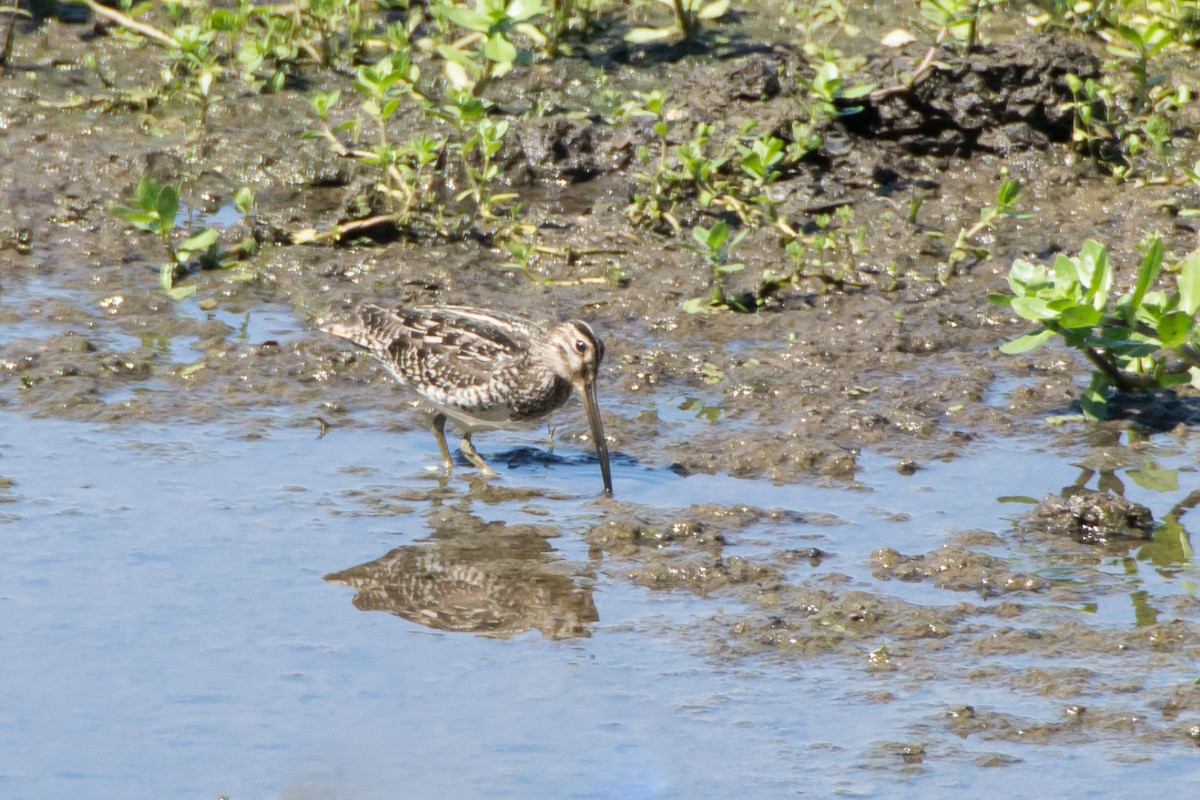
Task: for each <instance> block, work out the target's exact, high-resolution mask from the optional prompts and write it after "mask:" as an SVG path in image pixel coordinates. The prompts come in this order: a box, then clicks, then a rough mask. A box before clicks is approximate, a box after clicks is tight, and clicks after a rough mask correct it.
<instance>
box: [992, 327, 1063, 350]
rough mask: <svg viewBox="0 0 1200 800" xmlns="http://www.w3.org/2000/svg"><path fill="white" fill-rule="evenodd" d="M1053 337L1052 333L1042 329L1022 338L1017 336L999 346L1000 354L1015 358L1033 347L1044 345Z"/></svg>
mask: <svg viewBox="0 0 1200 800" xmlns="http://www.w3.org/2000/svg"><path fill="white" fill-rule="evenodd" d="M1053 336H1054V331H1052V330H1050V329H1048V328H1043V329H1042V330H1040V331H1035V332H1033V333H1027V334H1025V335H1024V336H1019V337H1017V338H1016V339H1013V340H1012V341H1011V342H1005V343H1004V344H1002V345H1000V352H1001V353H1004V354H1005V355H1007V356H1016V355H1020V354H1021V353H1024V352H1026V351H1029V350H1032V349H1033V348H1035V347H1038V346H1040V345H1043V344H1045V343H1046V342H1048V341H1050V339H1051V337H1053Z"/></svg>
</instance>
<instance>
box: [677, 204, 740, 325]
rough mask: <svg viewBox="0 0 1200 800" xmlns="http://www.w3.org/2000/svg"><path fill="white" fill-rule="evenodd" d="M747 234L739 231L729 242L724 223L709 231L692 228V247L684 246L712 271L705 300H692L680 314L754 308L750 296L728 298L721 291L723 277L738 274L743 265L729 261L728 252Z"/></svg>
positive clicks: (721, 222)
mask: <svg viewBox="0 0 1200 800" xmlns="http://www.w3.org/2000/svg"><path fill="white" fill-rule="evenodd" d="M746 233H747V231H746V230H745V229H743V230H740V231H738V232H737V234H735V235H734V237H733V241H729V226H728V225H726V224H725V221H724V220H720V221H718V222H716V223H714V224H713V226H712V227H711V228H705V227H703V226H701V225H697V226H696V227H694V228H692V239H694V240H695V242H696V243H695V245H684V246H685V247H687V248H688V249H689V250H691V251H692V252H694V253H697V254H699V255H700V256H701V257H702V258H703V259H704V261H705V263H706V264H707V265H708V268H709V269H710V270H711V271H712V291H711V293H710V294H709V296H708V297H693V298H692V299H690V300H688V301H687V302H686V303H684V304H683V310H684V311H686V312H688V313H689V314H697V313H699V312H701V311H707V310H710V309H715V308H728V309H732V310H733V311H754V310H755V309H756V308H758V303H757V302H756V300H755V298H754V296H753V295H749V296H747V295H744V294H730V293H728V292H726V290H725V277H726V276H727V275H730V274H732V273H734V272H741V271H742V270H744V269H745V268H746V265H745V264H743V263H741V262H735V261H730V260H729V249H730V248H731V247H736V246H737V244H738V242H740V241H741V240H742V239H743V238H744V237H745V236H746Z"/></svg>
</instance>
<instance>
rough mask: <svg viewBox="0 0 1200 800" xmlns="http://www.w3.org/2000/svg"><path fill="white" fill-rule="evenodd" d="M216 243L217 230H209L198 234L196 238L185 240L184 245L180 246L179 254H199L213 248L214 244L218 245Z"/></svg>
mask: <svg viewBox="0 0 1200 800" xmlns="http://www.w3.org/2000/svg"><path fill="white" fill-rule="evenodd" d="M216 241H217V229H216V228H208V229H206V230H204V231H201V232H200V233H197V234H196V235H195V236H192V237H189V238H188V239H185V240H184V241H183V243H182V244H180V245H179V252H180V253H199V252H201V251H203V250H207V249H208V248H210V247H212V246H213V245H214V244H216Z"/></svg>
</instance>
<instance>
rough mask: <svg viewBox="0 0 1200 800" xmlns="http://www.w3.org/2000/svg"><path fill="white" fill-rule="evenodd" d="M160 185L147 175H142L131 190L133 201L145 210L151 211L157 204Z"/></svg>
mask: <svg viewBox="0 0 1200 800" xmlns="http://www.w3.org/2000/svg"><path fill="white" fill-rule="evenodd" d="M161 189H162V187H161V186H160V185H159V182H158V181H156V180H154V178H151V177H150V176H149V175H143V176H142V179H141V180H139V181H138V185H137V188H136V189H134V191H133V199H134V202H135V203H137V204H138V205H139V206H141V207H142V208H143V209H144V210H146V211H153V210H154V207H155V206H156V205H157V204H158V195H159V192H160V191H161Z"/></svg>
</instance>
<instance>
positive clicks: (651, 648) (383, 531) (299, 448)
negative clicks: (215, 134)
mask: <svg viewBox="0 0 1200 800" xmlns="http://www.w3.org/2000/svg"><path fill="white" fill-rule="evenodd" d="M0 425H2V429H3V431H4V433H3V434H2V440H0V441H2V444H0V476H3V477H5V478H7V479H9V480H11V481H12V485H11V487H9V488H8V489H6V490H4V500H6V502H4V503H2V504H0V563H2V564H3V568H2V570H0V652H2V653H3V658H0V754H3V755H2V756H0V796H4V797H14V798H16V797H20V798H64V799H65V798H70V799H71V800H78V798H87V797H98V798H99V797H104V798H112V797H127V798H137V797H146V798H165V797H215V796H217V795H218V794H226V795H229V796H230V797H232V798H262V797H286V798H318V797H319V798H395V797H456V798H471V797H480V798H484V797H487V798H498V797H499V798H506V797H511V798H528V797H588V798H591V797H595V798H608V797H613V798H618V797H620V798H694V797H724V796H731V795H736V796H739V797H747V798H758V797H761V798H773V797H780V796H790V795H802V796H812V797H829V796H834V795H841V796H861V797H909V796H912V795H913V793H914V792H916V793H919V794H920V796H922V797H943V796H944V797H950V796H955V797H959V796H973V797H989V796H1000V795H1001V794H1002V795H1003V796H1005V797H1007V796H1034V795H1037V796H1042V797H1068V796H1069V797H1073V798H1074V797H1101V796H1103V797H1112V796H1117V794H1125V793H1127V792H1133V791H1135V787H1143V786H1146V785H1149V783H1150V782H1154V783H1155V784H1157V785H1182V784H1176V782H1186V781H1188V780H1195V779H1200V766H1198V763H1200V760H1198V759H1197V757H1196V756H1195V755H1194V753H1191V752H1189V751H1188V750H1187V748H1186V746H1184V747H1181V748H1180V749H1179V750H1178V751H1177V752H1174V753H1171V752H1167V753H1162V754H1158V755H1156V756H1155V757H1154V758H1153V759H1150V760H1145V761H1143V762H1140V763H1120V762H1119V761H1117V760H1114V759H1113V758H1112V755H1113V754H1112V753H1110V752H1106V751H1105V749H1104V748H1097V747H1092V748H1089V747H1080V748H1077V749H1064V748H1061V747H1053V746H1033V745H1022V744H1019V743H1010V742H1001V741H977V740H975V739H969V740H961V741H960V740H957V739H955V738H953V737H948V735H947V733H946V731H945V730H944V727H943V725H942V724H941V722H940V720H941V719H942V717H943V716H944V714H945V710H946V708H947V707H948V706H950V705H953V704H956V703H975V704H977V705H980V706H982V707H1000V708H1003V710H1004V711H1006V712H1008V713H1012V714H1022V715H1028V716H1030V717H1031V718H1035V719H1036V718H1046V717H1047V716H1049V717H1051V718H1053V717H1054V715H1055V714H1057V711H1054V710H1051V709H1057V708H1058V707H1059V706H1060V705H1061V704H1051V705H1048V704H1047V703H1046V702H1045V699H1044V698H1040V697H1036V696H1033V697H1024V698H1023V697H1014V696H1012V695H1011V693H1007V692H1003V691H999V690H997V691H989V690H988V689H987V687H981V686H979V685H978V684H970V685H964V684H961V683H958V682H956V681H954V680H953V679H949V680H947V681H946V682H945V683H943V684H937V683H935V684H926V685H912V684H911V683H903V684H901V683H897V681H896V679H895V678H892V677H890V676H889V675H887V674H879V675H876V674H871V673H867V672H864V671H863V670H861V669H855V670H853V671H848V670H847V667H846V665H845V664H844V663H841V662H839V661H837V660H835V659H830V660H828V661H822V660H821V659H807V660H796V661H794V662H788V661H779V660H776V659H765V658H764V659H758V658H754V657H747V658H742V659H734V660H730V659H729V658H716V657H714V656H713V655H712V654H711V651H710V644H709V642H708V641H707V640H706V634H705V633H704V631H706V630H707V631H711V630H713V629H714V627H713V626H720V624H721V618H722V615H723V614H724V613H726V611H728V610H732V609H734V608H735V607H736V606H737V604H738V601H737V600H736V598H730V597H716V598H699V597H696V596H695V595H692V594H690V593H687V592H656V591H652V590H649V589H644V588H639V587H637V586H635V585H632V584H630V583H629V582H627V581H625V580H621V579H620V578H619V577H614V576H612V575H608V574H606V572H605V571H604V570H603V569H602V568H598V567H602V566H603V561H602V559H603V556H602V555H600V554H595V553H589V549H588V546H587V544H586V542H585V540H584V535H585V533H586V531H587V530H588V529H589V528H590V527H591V526H593V525H595V524H597V523H598V522H599V521H600V520H601V519H602V517H603V515H604V509H605V505H604V504H603V503H601V502H597V501H596V498H595V491H596V489H598V487H599V475H598V470H597V469H596V466H595V464H594V463H590V462H589V460H588V459H587V458H585V457H583V456H582V454H572V453H565V454H561V455H563V457H564V460H563V461H561V462H557V463H553V464H551V465H549V466H548V467H547V466H545V465H543V466H536V465H531V464H526V465H524V466H521V467H520V468H518V469H515V470H508V471H504V477H503V479H502V482H501V483H502V485H505V486H536V487H546V488H548V489H549V490H551V491H552V492H557V493H561V494H562V497H557V496H553V497H546V498H535V499H534V500H529V501H508V502H497V503H484V502H481V501H472V500H470V499H467V497H466V495H467V491H466V490H467V484H466V482H465V481H458V482H457V483H456V482H455V481H451V482H450V484H449V488H448V490H446V491H448V492H449V498H448V499H447V495H446V492H445V491H443V492H442V493H441V494H440V495H439V497H441V498H442V499H441V500H439V501H437V502H440V503H444V504H445V505H447V506H453V507H455V508H458V509H461V510H464V511H465V512H467V513H469V514H473V515H477V516H478V517H480V518H481V519H482V520H483V521H504V522H507V523H510V524H511V523H518V522H526V523H531V524H537V525H542V526H552V527H553V529H555V530H556V531H557V533H558V534H559V535H558V536H557V537H556V538H550V539H548V540H547V543H548V547H547V548H546V553H545V564H546V565H548V568H552V567H553V566H554V565H555V564H557V565H558V566H560V567H562V569H560V570H559V572H560V573H561V574H564V575H566V576H568V577H570V576H572V575H574V576H576V577H574V578H571V581H572V583H573V585H574V586H576V587H578V588H580V589H581V590H582V591H588V590H590V593H591V601H592V602H594V606H595V616H596V617H598V619H597V620H596V621H594V622H591V623H590V624H587V625H586V627H587V629H588V630H589V631H590V637H589V638H573V639H561V640H560V639H554V638H552V637H550V636H547V635H542V633H540V632H539V631H538V630H532V629H531V630H529V631H527V632H525V633H522V634H518V635H516V636H515V637H513V638H508V639H504V638H489V637H484V636H477V635H473V634H470V633H457V632H446V631H439V630H436V629H434V628H431V627H428V626H425V625H419V624H415V623H414V622H411V621H409V620H407V619H402V618H400V617H398V616H396V615H394V614H386V613H378V612H368V613H364V612H363V611H360V610H358V609H357V608H355V606H354V605H352V603H351V599H352V597H353V596H354V592H353V591H352V590H351V589H349V588H347V587H346V586H342V585H337V584H335V583H330V582H327V581H325V580H323V576H325V575H326V574H327V573H330V572H337V571H340V570H345V569H348V568H351V567H354V566H355V565H359V564H363V563H366V562H371V561H373V560H375V559H380V558H381V557H383V556H385V555H386V554H388V553H389V552H390V551H393V550H394V549H395V548H398V547H404V546H411V545H414V543H417V544H419V543H420V542H421V541H422V540H425V539H426V538H427V537H429V536H431V535H433V534H434V533H435V532H433V531H431V530H430V527H429V522H428V520H429V519H430V517H429V512H430V510H431V504H432V503H433V502H434V501H432V500H424V499H422V498H424V497H426V496H427V495H428V494H430V493H431V492H432V490H434V489H435V488H436V487H437V486H438V482H437V481H436V480H435V479H433V478H432V477H429V476H428V475H427V474H425V473H424V472H423V471H422V465H425V464H432V463H433V462H434V460H435V459H434V448H433V444H432V439H431V437H429V436H428V434H427V433H424V432H419V431H417V432H413V433H410V434H384V433H380V432H377V431H370V430H364V429H335V430H334V431H332V432H331V433H329V434H328V435H327V436H325V437H323V438H318V437H317V436H316V434H315V432H314V431H312V430H307V429H294V428H278V429H271V430H268V431H266V432H265V435H263V436H261V437H259V436H250V437H247V436H244V435H242V434H243V433H245V432H244V431H239V430H237V429H236V426H235V427H234V428H227V427H218V426H192V425H183V426H179V427H161V428H152V427H144V426H143V427H133V428H125V429H120V430H109V429H103V428H100V427H96V426H91V425H86V424H81V423H69V422H60V421H52V420H30V419H26V418H23V417H18V416H14V415H10V414H6V415H3V416H0ZM527 443H528V444H530V445H532V444H536V439H535V438H534V437H533V435H532V434H531V435H529V438H528V439H527ZM503 446H507V445H503ZM496 447H497V445H494V444H493V447H492V449H491V451H490V454H491V456H492V457H493V458H495V457H497V456H503V453H498V452H497V450H496ZM484 453H485V456H486V455H489V448H488V446H487V444H486V443H485V445H484ZM1012 457H1013V446H1012V445H1011V444H1010V445H1007V446H1001V445H999V444H998V443H997V444H996V445H995V446H990V445H981V446H979V447H978V448H976V449H975V451H974V452H973V454H972V455H970V456H969V457H966V458H962V459H959V460H956V461H953V462H950V463H946V464H940V463H934V464H931V465H929V466H928V468H927V469H924V470H921V471H919V472H918V473H917V474H916V475H914V476H912V477H907V478H904V477H900V476H898V475H897V474H896V473H895V472H894V471H893V470H892V466H891V460H889V459H885V458H882V457H879V456H874V455H871V454H866V455H865V456H864V457H863V459H862V463H863V470H862V472H861V473H860V475H859V476H858V477H859V479H860V480H861V482H862V483H863V484H865V485H866V486H868V487H870V488H871V489H872V490H873V491H870V492H862V491H844V490H834V489H820V488H813V487H810V486H773V485H770V484H765V483H760V482H748V481H736V480H732V479H729V478H727V477H722V476H694V477H689V478H680V477H678V476H676V475H674V474H672V473H671V472H670V471H668V470H664V469H655V468H651V467H649V466H646V465H639V464H637V463H636V461H635V460H634V459H632V458H630V457H624V458H619V459H618V462H617V466H616V469H615V470H614V472H615V477H616V490H617V495H618V497H620V498H621V500H622V501H624V502H627V503H635V504H644V505H646V506H649V507H660V506H662V505H663V504H664V502H668V503H672V504H675V505H678V506H685V505H687V504H689V503H692V502H729V503H748V504H751V505H758V506H762V507H767V508H787V509H790V510H794V511H799V512H816V513H821V514H833V515H836V516H837V517H839V518H840V519H841V520H842V521H843V522H844V523H846V524H842V525H836V526H832V527H831V526H818V525H813V526H808V525H805V524H802V523H797V524H796V525H795V526H793V527H791V528H788V529H787V530H786V531H785V532H784V533H783V534H780V533H779V532H778V531H777V530H776V532H775V533H770V532H767V531H756V530H754V529H750V530H747V531H743V532H741V533H739V534H735V535H732V536H731V537H730V539H731V545H730V547H729V548H727V552H728V553H730V554H745V555H750V556H753V555H754V553H756V552H758V551H761V550H768V549H772V548H773V549H779V548H781V547H808V546H818V547H821V548H822V549H824V550H827V551H830V552H833V553H835V554H836V557H835V558H834V559H833V560H832V561H831V562H830V563H831V566H832V567H834V568H836V569H837V570H838V571H840V572H843V573H846V574H849V575H851V576H853V577H854V578H856V579H861V580H862V581H863V582H864V585H868V581H869V573H868V571H867V567H866V561H867V558H868V555H869V553H870V552H871V551H872V550H873V549H875V548H877V547H880V546H890V547H895V548H897V549H899V550H901V551H902V552H926V551H928V550H931V549H934V548H936V547H937V546H938V545H939V544H941V543H942V542H943V541H944V540H945V538H946V536H947V534H948V533H950V532H952V531H955V530H961V529H967V528H974V527H982V528H986V529H989V530H994V531H1001V532H1002V531H1004V530H1006V529H1007V528H1008V526H1009V523H1008V522H1007V521H1006V517H1007V516H1011V515H1012V514H1014V513H1015V512H1014V508H1013V507H1012V506H1011V505H1009V504H1005V503H1001V502H998V501H997V499H996V498H998V497H1003V496H1008V495H1024V496H1033V497H1040V496H1041V495H1042V494H1045V493H1046V492H1048V491H1057V490H1058V489H1059V488H1061V487H1062V486H1063V485H1065V484H1068V483H1070V482H1071V481H1072V480H1073V479H1074V477H1075V475H1076V474H1077V470H1076V469H1075V468H1074V467H1072V466H1070V464H1069V463H1067V462H1066V461H1065V460H1064V459H1063V458H1062V457H1060V456H1056V455H1054V454H1052V453H1048V452H1039V451H1037V450H1036V449H1033V448H1026V449H1024V450H1023V452H1022V453H1021V469H1020V470H1010V469H1003V468H1002V466H1003V465H1004V464H1005V463H1006V461H1007V460H1010V459H1011V458H1012ZM1194 459H1195V453H1191V454H1180V455H1179V456H1178V460H1179V462H1180V463H1183V464H1187V463H1189V462H1190V463H1194ZM1128 483H1130V484H1132V482H1128ZM981 487H986V490H984V489H982V488H981ZM1185 493H1186V487H1185V488H1181V489H1180V490H1179V492H1178V493H1176V495H1172V496H1165V495H1163V494H1155V493H1150V492H1144V491H1142V490H1140V489H1139V488H1138V487H1137V486H1136V485H1131V487H1130V496H1131V498H1132V499H1136V500H1140V501H1142V502H1147V503H1148V504H1150V505H1151V506H1152V508H1154V509H1155V510H1156V513H1159V512H1160V510H1161V509H1163V508H1166V507H1169V506H1170V505H1171V504H1172V503H1174V502H1177V501H1178V499H1179V498H1180V497H1182V495H1183V494H1185ZM896 515H903V516H902V517H897V516H896ZM453 534H454V532H453V531H449V532H446V531H441V532H438V535H439V536H442V537H443V538H445V537H446V536H449V537H451V538H453ZM781 535H782V536H784V537H785V538H787V539H788V541H764V537H767V536H775V537H779V536H781ZM793 537H794V538H793ZM1009 555H1010V556H1012V557H1013V558H1018V557H1019V556H1017V555H1016V554H1009ZM597 559H600V561H597ZM1113 569H1114V572H1115V571H1117V570H1116V567H1115V566H1114V568H1113ZM1141 571H1142V572H1143V573H1144V574H1143V575H1142V576H1140V577H1139V576H1137V575H1135V576H1134V577H1133V578H1131V579H1130V580H1135V579H1136V580H1137V581H1138V586H1139V587H1140V588H1142V589H1144V590H1145V589H1147V588H1148V590H1149V591H1150V592H1151V594H1152V598H1151V600H1152V601H1153V594H1154V593H1155V592H1156V591H1158V590H1159V588H1161V589H1162V590H1163V591H1164V592H1167V593H1178V592H1179V591H1180V588H1179V585H1178V583H1177V580H1176V579H1164V578H1161V577H1159V578H1155V577H1154V576H1155V574H1156V573H1155V571H1154V570H1153V569H1150V568H1148V567H1147V566H1146V565H1142V567H1141ZM1164 582H1166V583H1165V584H1164ZM874 586H875V587H876V588H879V587H883V588H885V589H886V591H888V592H890V593H892V594H894V595H897V596H901V597H905V598H906V599H910V600H913V601H916V602H924V603H944V604H953V603H955V602H958V601H959V600H961V599H963V598H962V597H961V596H960V595H959V594H956V593H950V592H944V591H941V590H938V589H936V588H934V587H932V586H931V585H929V584H928V583H927V582H923V583H915V584H907V583H900V582H895V581H892V582H888V583H886V584H880V583H878V582H875V583H874ZM969 599H970V598H969ZM975 599H976V600H978V598H975ZM1100 605H1101V608H1100V610H1099V611H1098V612H1097V613H1103V615H1104V617H1105V619H1106V620H1111V621H1112V622H1113V624H1117V625H1123V626H1130V625H1132V624H1133V611H1132V609H1131V607H1130V605H1129V596H1128V591H1127V590H1126V589H1125V588H1124V587H1122V588H1121V589H1120V590H1118V591H1115V592H1114V593H1113V594H1112V595H1111V596H1106V598H1105V599H1102V601H1101V604H1100ZM1110 605H1111V607H1109V606H1110ZM1080 613H1082V612H1080ZM876 690H878V691H888V692H891V693H893V694H894V695H895V696H896V700H894V701H893V702H889V703H879V702H876V701H873V700H872V699H871V697H870V695H871V692H873V691H876ZM914 723H916V724H915V725H914ZM924 728H928V732H926V734H925V735H924V736H922V734H921V733H920V731H921V730H922V729H924ZM914 739H916V740H920V741H922V742H924V743H925V745H926V747H927V751H928V752H927V756H926V758H925V759H924V761H923V763H921V764H920V765H912V766H910V765H907V764H906V763H905V762H904V761H903V759H901V758H900V757H898V756H897V755H896V753H895V752H894V751H893V748H894V746H895V743H903V742H908V741H912V740H914ZM976 751H978V752H981V753H988V754H997V753H999V754H1007V755H1008V756H1010V757H1011V758H1013V759H1018V760H1019V763H1017V764H1016V765H1014V766H1008V767H1005V768H999V769H996V768H991V769H989V768H984V767H980V766H975V765H973V764H972V763H971V761H970V754H971V753H972V752H976ZM1164 781H1166V782H1167V783H1166V784H1164V783H1163V782H1164ZM1001 786H1003V790H1002V791H1001V790H1000V788H999V787H1001ZM1126 790H1127V791H1126ZM1137 790H1138V791H1140V789H1137ZM1114 791H1116V792H1117V794H1114Z"/></svg>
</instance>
